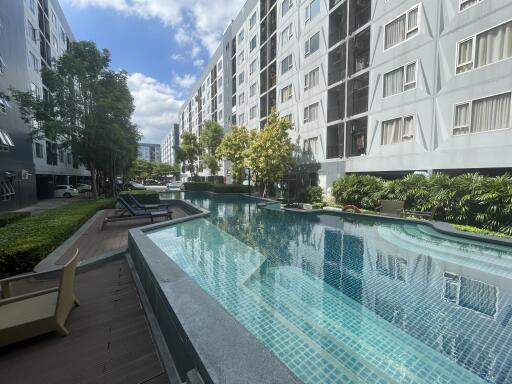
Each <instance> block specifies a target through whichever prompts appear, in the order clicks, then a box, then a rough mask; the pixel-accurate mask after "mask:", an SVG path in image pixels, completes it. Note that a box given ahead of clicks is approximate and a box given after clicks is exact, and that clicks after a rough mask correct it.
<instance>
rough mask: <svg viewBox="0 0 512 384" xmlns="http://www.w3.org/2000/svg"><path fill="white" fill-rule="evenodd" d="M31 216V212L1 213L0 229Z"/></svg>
mask: <svg viewBox="0 0 512 384" xmlns="http://www.w3.org/2000/svg"><path fill="white" fill-rule="evenodd" d="M28 216H30V212H0V228H1V227H5V226H6V225H7V224H12V223H14V222H16V221H18V220H21V219H23V218H25V217H28Z"/></svg>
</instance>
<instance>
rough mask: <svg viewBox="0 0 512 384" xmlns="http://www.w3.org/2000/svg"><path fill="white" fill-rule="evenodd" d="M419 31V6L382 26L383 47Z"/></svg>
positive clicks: (408, 37)
mask: <svg viewBox="0 0 512 384" xmlns="http://www.w3.org/2000/svg"><path fill="white" fill-rule="evenodd" d="M418 32H419V6H416V7H414V8H413V9H411V10H409V11H407V12H406V13H404V14H403V15H400V16H399V17H397V18H396V19H394V20H393V21H391V22H390V23H388V24H386V26H385V28H384V48H385V49H389V48H392V47H394V46H395V45H398V44H400V43H401V42H403V41H405V40H408V39H410V38H412V37H414V36H416V35H417V34H418Z"/></svg>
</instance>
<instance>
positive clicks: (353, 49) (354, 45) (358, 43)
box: [348, 28, 370, 75]
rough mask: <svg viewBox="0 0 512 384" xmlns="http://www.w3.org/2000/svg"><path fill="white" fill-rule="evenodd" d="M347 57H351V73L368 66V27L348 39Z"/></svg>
mask: <svg viewBox="0 0 512 384" xmlns="http://www.w3.org/2000/svg"><path fill="white" fill-rule="evenodd" d="M348 57H349V58H350V59H351V61H350V64H351V65H350V67H349V70H350V74H351V75H353V74H354V73H357V72H359V71H362V70H363V69H366V68H368V66H369V65H370V28H367V29H365V30H364V31H362V32H360V33H358V34H357V35H356V36H355V37H354V38H352V39H350V43H349V54H348Z"/></svg>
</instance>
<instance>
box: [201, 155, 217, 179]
mask: <svg viewBox="0 0 512 384" xmlns="http://www.w3.org/2000/svg"><path fill="white" fill-rule="evenodd" d="M203 162H204V165H205V166H206V168H208V169H209V170H210V173H211V174H212V176H215V175H216V174H217V173H218V172H219V171H220V165H219V160H218V159H217V158H216V157H215V156H213V155H210V154H205V155H204V156H203Z"/></svg>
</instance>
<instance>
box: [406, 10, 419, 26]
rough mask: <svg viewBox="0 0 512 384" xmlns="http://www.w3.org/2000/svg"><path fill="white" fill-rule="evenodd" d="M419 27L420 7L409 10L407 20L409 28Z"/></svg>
mask: <svg viewBox="0 0 512 384" xmlns="http://www.w3.org/2000/svg"><path fill="white" fill-rule="evenodd" d="M417 27H418V8H415V9H413V10H412V11H410V12H409V15H408V20H407V30H408V31H410V30H412V29H416V28H417Z"/></svg>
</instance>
